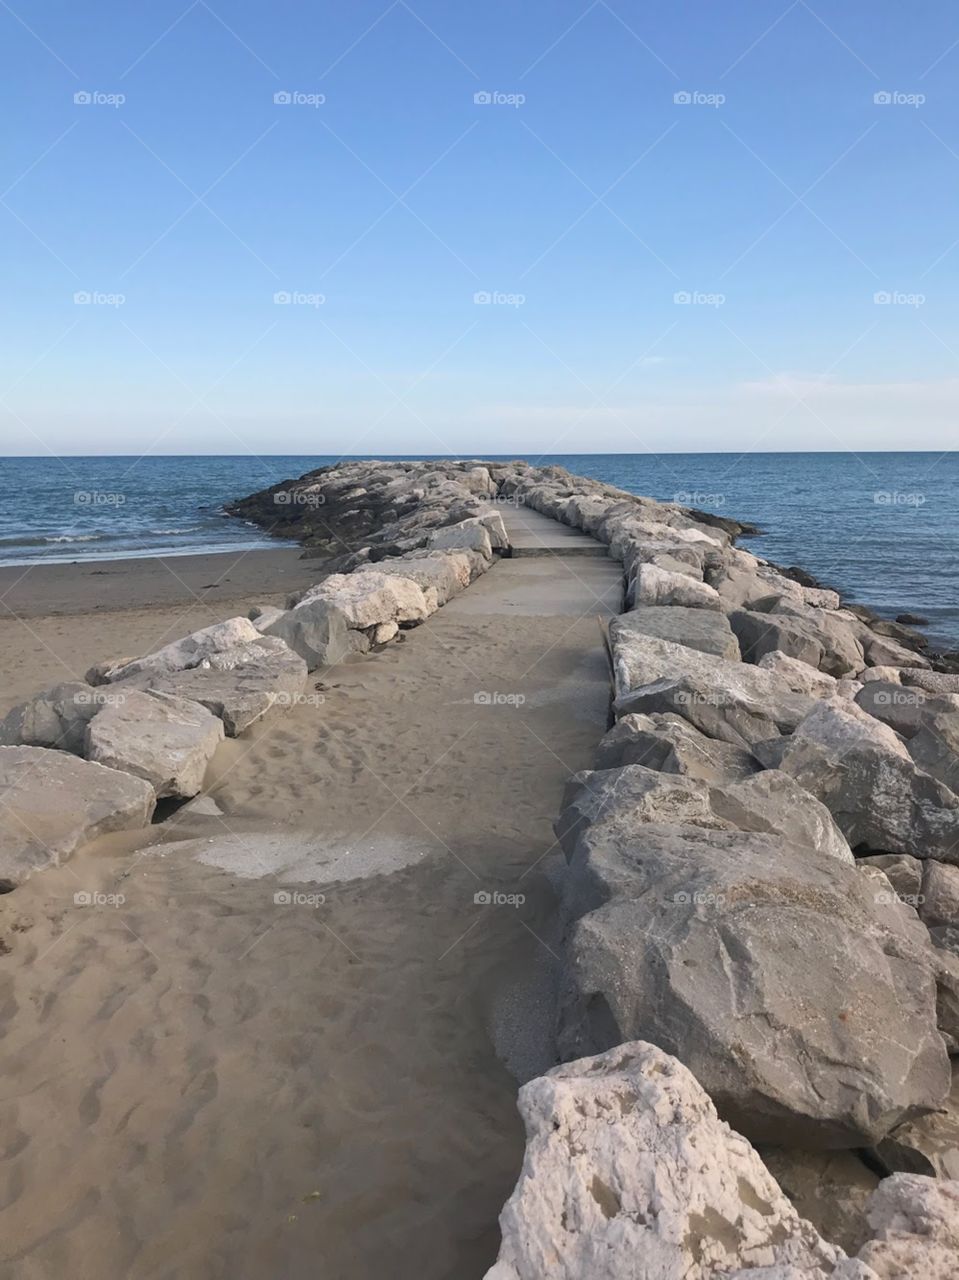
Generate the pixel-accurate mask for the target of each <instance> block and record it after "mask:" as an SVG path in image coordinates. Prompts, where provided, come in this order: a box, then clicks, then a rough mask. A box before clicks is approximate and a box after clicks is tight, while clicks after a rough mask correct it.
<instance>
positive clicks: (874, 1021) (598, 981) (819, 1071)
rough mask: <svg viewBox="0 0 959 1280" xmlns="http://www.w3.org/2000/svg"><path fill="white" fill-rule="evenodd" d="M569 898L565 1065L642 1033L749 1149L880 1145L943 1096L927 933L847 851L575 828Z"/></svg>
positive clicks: (687, 831)
mask: <svg viewBox="0 0 959 1280" xmlns="http://www.w3.org/2000/svg"><path fill="white" fill-rule="evenodd" d="M565 894H566V909H567V912H568V914H569V916H570V918H572V919H574V920H575V923H574V924H573V925H572V927H571V929H570V931H569V933H568V937H567V943H566V954H567V967H566V976H565V981H564V990H563V996H562V1013H561V1023H560V1048H561V1052H562V1054H563V1056H564V1057H577V1056H580V1055H582V1054H584V1053H593V1052H597V1051H601V1050H604V1049H608V1048H610V1047H611V1046H613V1045H615V1044H618V1043H620V1042H622V1041H625V1040H632V1039H637V1038H640V1039H646V1040H650V1041H652V1042H653V1043H655V1044H658V1045H659V1046H660V1047H661V1048H662V1049H664V1050H665V1051H666V1052H668V1053H672V1054H674V1055H675V1056H676V1057H678V1058H679V1059H680V1061H681V1062H683V1063H684V1064H685V1065H686V1066H688V1067H689V1068H690V1070H691V1071H692V1072H693V1074H694V1075H695V1076H696V1078H697V1079H698V1080H699V1081H700V1083H701V1084H702V1085H703V1086H704V1088H705V1089H706V1090H707V1091H708V1092H709V1094H710V1096H711V1097H712V1098H713V1101H714V1102H715V1103H716V1105H717V1107H718V1109H719V1112H720V1114H721V1115H723V1116H724V1118H725V1119H727V1120H728V1121H729V1122H730V1123H731V1124H732V1125H733V1126H734V1127H735V1128H737V1129H739V1130H740V1131H741V1132H742V1133H744V1134H746V1135H747V1136H748V1137H750V1138H751V1139H752V1140H754V1141H761V1142H770V1143H777V1144H785V1145H791V1144H794V1145H798V1146H803V1147H820V1148H831V1147H851V1146H861V1145H868V1144H871V1143H875V1142H878V1141H881V1139H882V1138H884V1137H885V1136H886V1134H887V1133H889V1132H890V1130H892V1129H893V1128H894V1127H895V1126H896V1125H897V1124H901V1123H903V1122H904V1121H906V1120H909V1119H912V1118H914V1117H916V1116H918V1115H921V1114H923V1113H924V1112H927V1111H930V1110H933V1109H935V1108H936V1107H938V1106H939V1105H940V1104H941V1102H942V1100H943V1098H944V1097H945V1096H946V1093H947V1091H948V1088H949V1065H948V1056H947V1052H946V1045H945V1043H944V1041H943V1039H942V1036H941V1035H940V1034H939V1031H938V1030H937V1017H938V1009H937V995H938V992H937V968H936V963H935V958H934V954H933V950H932V948H930V947H929V945H928V937H927V935H926V933H925V929H924V926H923V925H922V924H921V923H920V921H919V920H918V919H917V917H916V915H915V913H914V912H912V911H911V910H909V909H908V908H905V907H903V906H901V905H900V904H899V903H898V902H896V901H892V902H884V901H879V900H878V895H877V894H876V892H875V887H874V885H873V883H872V881H871V879H870V878H869V877H868V876H866V875H864V874H863V873H862V872H861V871H859V870H857V869H856V868H855V867H853V866H849V865H847V864H846V863H844V862H843V861H842V860H841V859H839V858H837V857H834V856H831V855H829V854H827V853H818V852H816V851H815V850H813V849H811V848H809V847H803V846H800V845H797V844H794V843H790V842H788V841H787V840H785V839H783V837H782V836H780V835H768V834H759V833H755V832H732V831H714V830H709V829H707V828H705V827H701V826H692V825H687V826H681V827H677V826H655V825H649V826H646V827H644V828H642V829H641V830H640V831H639V832H638V834H637V831H636V827H635V826H634V827H633V831H632V832H631V833H625V832H624V833H622V834H620V833H618V832H616V831H615V830H611V829H610V826H609V824H608V823H607V822H606V821H605V819H604V821H603V822H601V823H597V824H596V825H595V826H594V827H592V828H590V829H589V830H588V831H586V832H584V834H582V835H581V836H580V838H579V840H578V842H577V845H576V849H575V853H574V856H573V859H572V861H571V864H570V869H569V872H568V876H567V881H566V885H565ZM797 957H798V959H797ZM890 1027H895V1035H890V1034H889V1028H890Z"/></svg>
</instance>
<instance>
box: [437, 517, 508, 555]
mask: <svg viewBox="0 0 959 1280" xmlns="http://www.w3.org/2000/svg"><path fill="white" fill-rule="evenodd" d="M426 545H427V546H428V547H429V548H430V549H431V550H434V551H443V550H447V549H448V550H451V551H456V550H460V549H462V550H466V551H478V552H479V553H480V555H481V556H484V557H485V558H486V559H487V560H491V559H492V557H493V543H492V540H491V538H490V533H489V529H487V528H486V526H485V525H482V524H480V522H479V521H478V520H463V521H462V522H461V523H460V524H452V525H447V526H446V528H445V529H437V531H436V532H435V533H431V534H430V536H429V538H428V539H427V543H426Z"/></svg>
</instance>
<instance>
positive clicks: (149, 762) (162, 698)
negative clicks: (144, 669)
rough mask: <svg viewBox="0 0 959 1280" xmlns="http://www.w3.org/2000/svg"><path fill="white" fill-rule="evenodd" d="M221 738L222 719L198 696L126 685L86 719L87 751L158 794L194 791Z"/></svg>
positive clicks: (186, 794)
mask: <svg viewBox="0 0 959 1280" xmlns="http://www.w3.org/2000/svg"><path fill="white" fill-rule="evenodd" d="M222 739H223V723H222V721H221V720H219V719H218V718H217V717H216V716H215V715H212V714H211V713H210V712H209V711H207V709H206V707H201V706H200V704H199V703H198V702H190V701H188V700H187V699H186V698H175V697H171V696H170V695H168V694H164V693H142V692H141V691H140V690H138V689H131V690H130V691H129V692H127V693H125V694H124V697H123V701H122V702H118V703H116V704H114V705H112V706H109V707H105V708H104V709H103V710H102V711H101V712H99V713H98V714H97V715H95V716H94V717H93V719H92V720H91V721H90V723H89V724H88V725H87V738H86V754H87V758H88V759H89V760H93V761H96V763H98V764H104V765H106V766H107V767H108V768H110V769H118V770H121V771H122V772H123V773H130V774H133V775H134V777H137V778H144V779H145V780H146V781H147V782H149V783H150V784H151V786H152V787H153V789H154V790H155V791H156V793H157V795H158V796H195V795H196V793H197V792H198V791H199V790H201V788H202V786H203V776H204V774H205V773H206V767H207V765H208V764H209V762H210V760H211V759H212V757H213V753H214V751H216V749H217V746H218V745H219V743H220V742H221V741H222Z"/></svg>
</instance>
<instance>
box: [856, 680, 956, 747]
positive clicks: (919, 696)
mask: <svg viewBox="0 0 959 1280" xmlns="http://www.w3.org/2000/svg"><path fill="white" fill-rule="evenodd" d="M856 705H857V706H859V707H861V708H862V709H863V711H866V712H868V713H869V715H871V716H875V717H876V719H877V720H881V721H882V722H883V724H887V725H889V727H890V729H895V731H896V733H898V734H900V735H901V736H902V737H904V738H914V737H915V736H916V734H917V733H918V732H919V730H920V729H921V728H922V727H923V725H924V724H926V723H927V722H929V721H930V720H932V719H933V717H935V716H938V715H955V714H956V712H959V696H957V695H956V694H954V693H945V694H942V693H940V694H936V693H929V692H928V691H927V690H925V689H910V688H909V687H907V686H904V685H901V684H895V683H893V682H891V681H886V680H871V681H869V683H868V684H864V685H863V687H862V688H861V689H860V690H859V692H858V693H857V694H856ZM957 718H959V717H957Z"/></svg>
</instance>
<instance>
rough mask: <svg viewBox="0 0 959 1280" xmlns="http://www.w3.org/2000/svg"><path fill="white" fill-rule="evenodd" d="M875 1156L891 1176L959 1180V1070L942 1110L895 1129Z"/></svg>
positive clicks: (955, 1069) (954, 1067) (954, 1073)
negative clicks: (901, 1174) (909, 1174)
mask: <svg viewBox="0 0 959 1280" xmlns="http://www.w3.org/2000/svg"><path fill="white" fill-rule="evenodd" d="M875 1155H876V1157H877V1159H878V1160H879V1161H881V1163H882V1164H883V1166H884V1167H885V1168H886V1169H887V1170H888V1172H889V1173H922V1174H926V1175H927V1176H929V1177H932V1178H953V1179H959V1067H957V1066H956V1065H955V1064H953V1082H952V1089H951V1090H950V1092H949V1096H948V1098H946V1100H945V1102H944V1103H943V1105H942V1108H941V1110H939V1111H933V1112H931V1113H930V1114H929V1115H927V1116H920V1117H919V1118H918V1119H917V1120H912V1121H909V1122H908V1123H906V1124H903V1125H899V1126H898V1127H897V1128H895V1129H893V1131H892V1133H890V1134H889V1135H888V1137H886V1138H885V1139H884V1140H883V1141H882V1142H880V1143H879V1146H878V1147H877V1148H876V1151H875Z"/></svg>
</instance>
